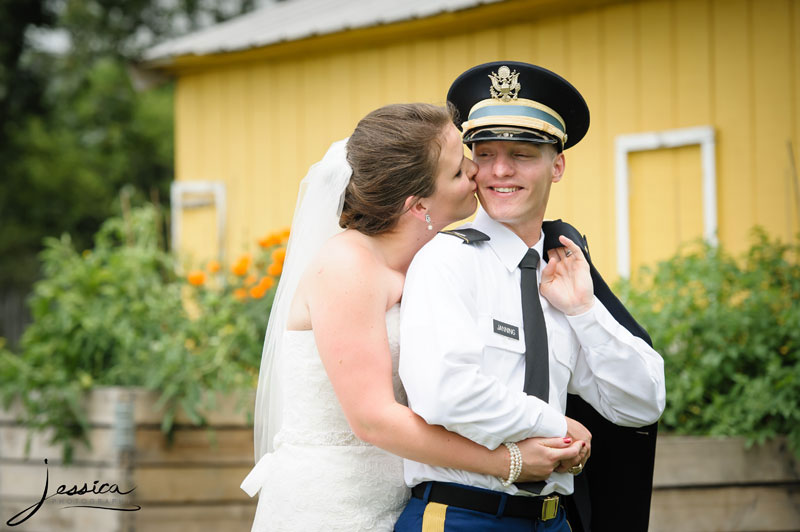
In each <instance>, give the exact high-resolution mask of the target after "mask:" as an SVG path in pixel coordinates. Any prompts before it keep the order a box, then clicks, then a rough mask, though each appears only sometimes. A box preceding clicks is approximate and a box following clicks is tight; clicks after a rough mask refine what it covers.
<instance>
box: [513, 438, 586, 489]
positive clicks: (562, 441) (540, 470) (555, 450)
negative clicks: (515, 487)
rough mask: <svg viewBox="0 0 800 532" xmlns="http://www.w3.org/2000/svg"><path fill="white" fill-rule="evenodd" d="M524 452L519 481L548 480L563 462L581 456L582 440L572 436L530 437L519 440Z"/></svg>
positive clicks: (521, 450)
mask: <svg viewBox="0 0 800 532" xmlns="http://www.w3.org/2000/svg"><path fill="white" fill-rule="evenodd" d="M517 446H518V447H519V450H520V452H521V453H522V473H521V474H520V476H519V479H518V481H519V482H537V481H539V480H546V479H547V477H549V476H550V474H551V473H552V472H553V471H555V470H556V468H558V467H560V465H561V462H573V461H575V460H577V459H579V458H578V457H579V456H580V452H581V449H582V442H580V441H573V440H572V438H528V439H527V440H522V441H518V442H517Z"/></svg>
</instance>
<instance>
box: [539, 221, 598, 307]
mask: <svg viewBox="0 0 800 532" xmlns="http://www.w3.org/2000/svg"><path fill="white" fill-rule="evenodd" d="M558 240H559V242H561V243H562V244H564V246H565V247H563V248H556V249H551V250H550V251H548V254H547V266H546V267H545V268H544V270H542V282H541V284H540V286H539V290H540V291H541V293H542V295H543V296H544V297H545V298H546V299H547V301H549V302H550V304H551V305H553V306H554V307H556V308H557V309H558V310H560V311H561V312H563V313H564V314H566V315H567V316H576V315H578V314H583V313H584V312H587V311H588V310H589V309H591V308H592V305H594V290H593V286H592V277H591V275H589V263H588V262H586V258H585V257H584V256H583V253H582V252H581V248H579V247H578V246H577V245H576V244H575V243H574V242H573V241H572V240H570V239H569V238H567V237H565V236H560V237H559V238H558Z"/></svg>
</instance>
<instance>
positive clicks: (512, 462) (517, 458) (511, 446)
mask: <svg viewBox="0 0 800 532" xmlns="http://www.w3.org/2000/svg"><path fill="white" fill-rule="evenodd" d="M503 445H505V446H506V449H508V458H509V468H508V480H504V479H503V477H497V478H499V479H500V483H501V484H503V487H506V488H507V487H508V486H510V485H511V484H513V483H514V482H516V481H517V479H518V478H519V475H520V473H522V453H521V452H520V450H519V447H517V444H516V443H514V442H503Z"/></svg>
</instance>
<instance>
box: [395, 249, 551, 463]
mask: <svg viewBox="0 0 800 532" xmlns="http://www.w3.org/2000/svg"><path fill="white" fill-rule="evenodd" d="M438 238H452V237H437V239H438ZM437 239H434V241H433V242H431V243H430V244H428V245H427V246H426V247H425V248H423V250H421V251H420V253H418V254H417V256H416V257H415V259H414V261H413V262H412V264H411V267H410V268H409V271H408V274H407V276H406V281H405V288H404V291H403V300H402V305H401V308H402V321H401V339H400V377H401V379H402V381H403V385H404V386H405V389H406V393H407V394H408V400H409V406H410V407H411V408H412V410H414V411H415V412H416V413H417V414H419V415H420V416H421V417H422V418H423V419H425V421H427V422H428V423H430V424H434V425H442V426H444V427H445V428H447V429H448V430H450V431H453V432H457V433H459V434H461V435H463V436H465V437H467V438H469V439H471V440H473V441H475V442H477V443H480V444H481V445H484V446H486V447H488V448H490V449H494V448H495V447H497V446H498V445H500V444H502V443H503V442H504V441H519V440H521V439H524V438H528V437H531V436H547V437H560V436H565V435H566V432H567V425H566V420H565V418H564V415H563V414H562V413H561V412H560V411H559V410H558V409H555V408H553V407H552V406H550V405H548V404H547V403H545V402H543V401H541V400H540V399H538V398H536V397H533V396H529V395H527V394H525V393H524V392H523V391H522V390H510V389H509V388H508V387H507V386H506V383H504V382H500V381H499V380H498V379H497V378H495V377H493V376H490V375H487V374H485V373H484V372H483V371H482V368H481V363H482V359H483V348H484V343H483V341H482V339H481V336H480V334H479V330H478V328H477V326H476V324H477V314H478V309H477V308H476V306H477V303H476V293H477V290H476V286H477V283H478V282H479V279H478V278H477V275H478V268H477V263H476V258H475V253H476V252H477V250H475V249H470V248H469V247H468V246H466V245H463V244H461V243H460V242H458V243H456V245H450V244H449V243H448V242H437Z"/></svg>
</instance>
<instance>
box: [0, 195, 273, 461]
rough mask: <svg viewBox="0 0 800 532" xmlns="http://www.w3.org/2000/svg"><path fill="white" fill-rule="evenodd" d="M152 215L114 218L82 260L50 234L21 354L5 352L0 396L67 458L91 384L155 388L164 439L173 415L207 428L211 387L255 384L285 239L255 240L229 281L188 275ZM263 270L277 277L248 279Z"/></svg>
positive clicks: (65, 240) (80, 429)
mask: <svg viewBox="0 0 800 532" xmlns="http://www.w3.org/2000/svg"><path fill="white" fill-rule="evenodd" d="M158 218H159V215H158V212H157V210H156V209H155V208H154V207H152V206H145V207H142V208H138V209H133V210H130V211H129V212H128V213H127V214H126V215H125V216H122V217H117V218H111V219H109V220H107V221H106V222H105V223H104V224H103V226H102V228H101V229H100V231H99V232H98V233H97V235H96V237H95V247H94V249H93V250H86V251H84V252H82V253H79V252H78V251H76V250H75V248H74V246H73V245H72V243H71V240H70V238H69V236H67V235H65V236H62V237H61V238H60V239H55V238H50V239H47V240H46V242H45V249H44V251H43V252H42V254H41V260H42V264H43V273H44V277H43V279H42V280H40V281H39V282H37V283H36V284H35V286H34V292H33V295H32V297H31V299H30V301H29V304H30V307H31V311H32V314H33V319H34V321H33V323H32V324H31V325H30V326H29V327H28V329H27V330H26V331H25V333H24V335H23V337H22V339H21V342H20V349H19V351H20V352H19V353H18V354H16V353H12V352H10V351H8V350H7V349H3V348H2V346H0V381H2V382H3V386H2V387H0V399H2V400H3V403H4V405H5V407H8V406H9V405H10V403H11V401H12V400H13V399H14V398H18V399H19V400H20V401H21V403H22V406H23V411H24V418H23V420H22V421H24V422H25V423H26V424H27V425H28V426H29V427H31V428H33V429H47V428H49V429H53V431H54V432H53V437H52V440H53V441H52V443H61V444H62V445H63V446H64V447H63V448H64V458H65V460H66V461H69V460H70V458H71V456H72V452H73V447H74V444H75V441H76V440H78V441H80V440H82V441H83V442H85V443H88V442H87V440H86V438H85V432H86V430H87V423H88V421H87V419H86V417H85V413H84V406H83V398H84V395H85V394H86V393H87V391H89V390H90V389H92V388H93V387H96V386H113V385H120V386H144V387H146V388H149V389H152V390H158V391H159V392H160V394H161V395H160V400H159V406H160V407H163V408H164V417H163V420H162V429H163V430H164V431H165V432H167V433H169V432H170V430H171V429H172V426H173V420H174V417H175V414H176V412H177V411H178V409H179V408H180V409H182V410H183V411H184V412H185V413H186V414H187V415H188V416H189V418H190V419H191V420H192V421H193V422H194V423H196V424H203V423H204V420H203V418H202V415H201V411H202V410H204V409H206V408H210V407H212V406H213V401H214V396H215V393H213V392H221V393H227V392H231V391H234V390H242V389H247V388H252V387H254V386H255V382H256V376H257V371H258V370H257V368H258V365H259V363H260V358H261V344H262V341H263V335H264V330H265V328H266V323H267V318H268V316H269V311H270V308H271V305H272V298H273V297H274V285H275V284H276V277H277V276H278V275H280V268H281V265H282V263H283V253H285V251H282V250H283V248H282V247H281V245H282V243H283V242H284V241H285V237H286V236H287V235H285V234H282V235H281V236H277V237H276V236H273V237H271V238H270V239H269V241H268V242H263V241H262V244H265V245H264V246H263V248H262V249H263V251H262V253H261V254H260V256H259V257H258V258H257V259H256V260H253V259H252V258H251V257H250V256H249V255H248V256H244V257H242V258H240V259H239V261H237V264H235V265H234V267H233V268H232V270H234V271H232V272H231V273H230V274H229V275H227V276H226V275H225V274H223V273H222V272H223V270H222V268H221V266H220V265H219V264H216V263H215V262H213V261H212V263H210V264H209V266H210V269H211V270H213V271H208V272H205V271H194V272H191V273H190V275H188V276H187V278H184V277H182V276H180V275H178V274H177V273H176V272H177V271H178V268H177V267H176V262H175V259H174V258H173V257H172V255H170V254H169V253H167V252H166V251H164V250H163V249H162V246H161V245H160V244H159V240H160V238H159V235H160V231H159V229H158V228H159V222H158ZM265 270H270V271H271V273H273V274H275V275H264V276H261V277H260V278H259V276H257V275H255V274H256V273H258V272H260V271H262V272H263V271H265ZM253 277H255V278H256V279H257V282H253V281H252V278H253ZM251 284H252V286H250V285H251ZM242 291H244V293H242Z"/></svg>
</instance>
